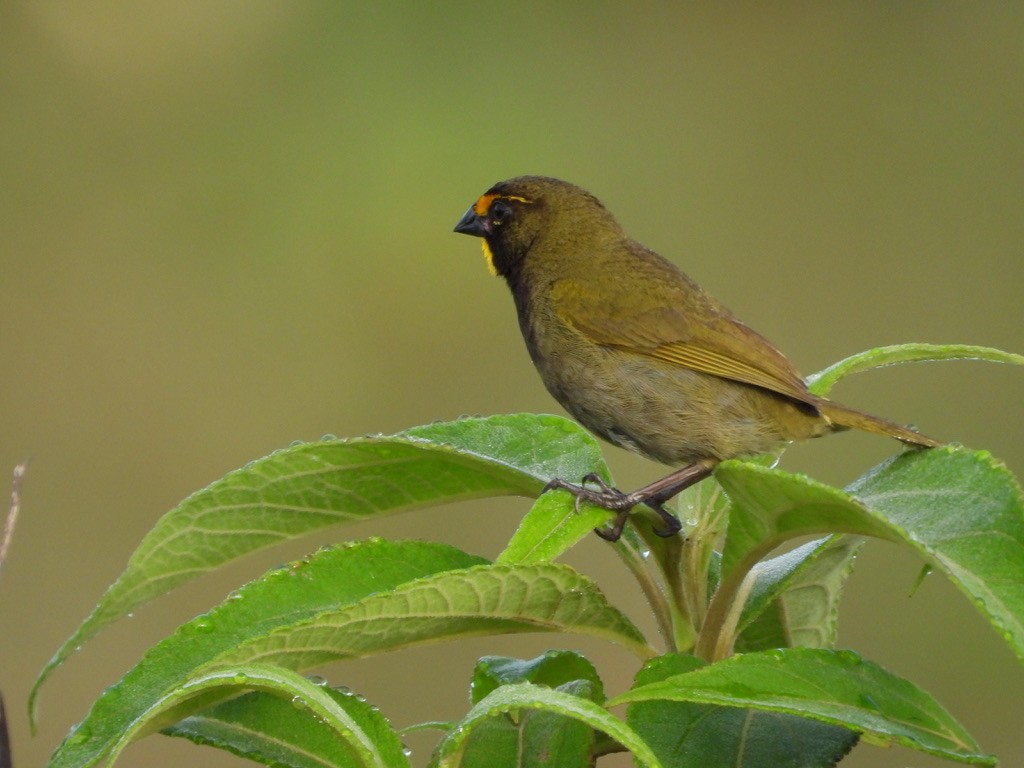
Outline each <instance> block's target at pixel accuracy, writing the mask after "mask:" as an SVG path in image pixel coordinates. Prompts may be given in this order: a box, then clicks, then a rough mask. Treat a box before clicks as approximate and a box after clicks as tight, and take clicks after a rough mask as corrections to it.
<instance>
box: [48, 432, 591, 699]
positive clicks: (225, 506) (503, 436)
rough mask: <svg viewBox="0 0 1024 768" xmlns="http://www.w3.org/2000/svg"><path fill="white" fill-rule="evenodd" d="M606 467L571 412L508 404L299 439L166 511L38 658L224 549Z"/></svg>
mask: <svg viewBox="0 0 1024 768" xmlns="http://www.w3.org/2000/svg"><path fill="white" fill-rule="evenodd" d="M588 472H601V473H603V474H605V475H607V469H606V468H605V465H604V462H603V460H602V459H601V455H600V450H599V449H598V447H597V444H596V442H595V440H594V438H593V437H592V436H591V435H590V434H588V433H587V432H586V431H584V430H583V429H582V427H580V426H579V425H577V424H575V423H574V422H572V421H569V420H568V419H564V418H561V417H557V416H537V415H533V414H514V415H509V416H492V417H488V418H475V419H460V420H458V421H454V422H446V423H438V424H432V425H428V426H424V427H417V428H415V429H411V430H408V431H406V432H403V433H400V434H397V435H392V436H375V437H365V438H355V439H349V440H339V439H329V440H322V441H318V442H310V443H299V444H296V445H293V446H291V447H289V448H285V449H282V450H279V451H275V452H274V453H272V454H270V455H269V456H266V457H264V458H262V459H258V460H256V461H253V462H251V463H249V464H247V465H246V466H244V467H242V468H241V469H238V470H235V471H234V472H230V473H229V474H227V475H225V476H224V477H223V478H221V479H220V480H217V481H216V482H214V483H212V484H211V485H210V486H208V487H207V488H204V489H203V490H201V491H197V492H196V493H194V494H192V495H191V496H189V497H188V498H187V499H185V500H184V501H182V502H181V503H180V504H179V505H178V506H177V507H175V508H174V509H172V510H171V511H170V512H168V513H167V514H165V515H164V516H163V517H162V518H160V520H159V521H158V522H157V523H156V525H155V526H154V527H153V528H152V530H151V531H150V532H149V533H148V534H147V535H146V536H145V538H144V539H143V540H142V542H141V543H140V544H139V546H138V548H137V549H136V550H135V552H134V553H133V554H132V555H131V557H130V558H129V560H128V565H127V567H126V568H125V570H124V572H123V573H122V574H121V575H120V576H119V577H118V578H117V580H116V581H115V582H114V583H113V584H112V585H111V586H110V588H109V589H108V590H107V591H106V593H105V594H104V595H103V597H102V598H101V599H100V602H99V604H98V605H97V606H96V608H95V609H94V610H93V612H92V613H91V614H90V615H89V617H88V618H86V620H85V621H84V622H83V623H82V624H81V625H80V626H79V627H78V629H77V630H76V631H75V632H74V634H72V636H71V637H69V638H68V640H67V641H66V642H65V643H64V645H63V646H61V648H60V649H59V650H58V651H57V652H56V653H55V654H54V656H53V657H52V658H51V659H50V661H49V662H48V663H47V665H46V666H45V667H44V668H43V670H42V672H41V673H40V675H39V678H38V680H37V681H36V684H35V686H34V687H33V690H32V694H31V704H30V708H31V710H32V712H33V718H34V712H35V708H36V705H35V701H36V696H37V694H38V691H39V688H40V686H41V685H42V684H43V682H44V681H45V680H46V678H47V677H48V676H49V675H50V673H51V672H52V671H53V669H55V668H56V667H57V666H59V665H60V664H62V663H63V662H64V660H65V659H67V657H68V656H69V655H70V654H71V653H72V652H73V651H74V649H75V648H78V647H79V646H81V645H82V644H83V643H85V642H86V641H87V640H89V639H90V638H91V637H93V636H95V635H96V634H97V633H98V632H100V631H101V630H102V629H103V628H104V627H106V626H108V625H110V624H111V623H113V622H114V621H117V620H118V619H120V618H122V617H123V616H125V615H127V614H128V613H131V612H133V611H135V610H137V609H138V608H139V607H140V606H142V605H144V604H146V603H147V602H149V601H150V600H153V599H154V598H156V597H158V596H160V595H162V594H164V593H166V592H168V591H170V590H171V589H174V588H175V587H177V586H180V585H181V584H184V583H186V582H188V581H191V580H192V579H194V578H196V577H198V576H200V575H202V574H204V573H206V572H208V571H211V570H213V569H215V568H217V567H219V566H221V565H223V564H225V563H227V562H230V561H231V560H234V559H236V558H239V557H242V556H243V555H246V554H249V553H251V552H255V551H257V550H260V549H265V548H267V547H270V546H273V545H274V544H277V543H279V542H282V541H286V540H288V539H292V538H296V537H299V536H304V535H307V534H309V533H312V532H314V531H319V530H322V529H325V528H328V527H331V526H335V525H340V524H343V523H345V522H348V521H352V520H366V519H369V518H372V517H379V516H382V515H389V514H394V513H397V512H404V511H409V510H413V509H422V508H424V507H429V506H434V505H438V504H445V503H451V502H456V501H464V500H468V499H479V498H486V497H491V496H503V495H522V496H536V495H538V494H539V493H540V491H541V489H542V488H543V487H544V485H545V483H547V481H548V480H549V479H551V477H554V476H565V477H572V478H579V477H582V476H583V475H585V474H587V473H588Z"/></svg>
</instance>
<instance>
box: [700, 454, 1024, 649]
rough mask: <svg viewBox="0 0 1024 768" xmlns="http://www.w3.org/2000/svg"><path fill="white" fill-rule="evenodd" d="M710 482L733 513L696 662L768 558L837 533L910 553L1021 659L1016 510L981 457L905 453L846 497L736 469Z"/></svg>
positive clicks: (1022, 596) (1023, 639)
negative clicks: (788, 543) (789, 544)
mask: <svg viewBox="0 0 1024 768" xmlns="http://www.w3.org/2000/svg"><path fill="white" fill-rule="evenodd" d="M716 477H717V478H718V481H719V483H721V484H722V487H723V488H725V490H726V492H727V493H728V494H729V496H730V498H731V499H732V502H733V510H732V515H731V519H730V522H729V531H728V537H727V540H726V545H725V549H724V552H723V559H722V573H723V579H722V582H721V584H720V585H719V589H718V592H717V593H716V594H715V597H714V599H713V600H712V604H711V606H710V607H709V609H708V619H707V620H706V621H705V625H704V627H703V628H702V630H701V638H700V639H699V640H698V647H697V650H698V655H700V656H702V657H704V658H712V657H714V658H721V656H722V655H723V654H722V651H723V650H724V649H725V645H727V644H728V643H727V642H725V641H728V640H729V639H730V638H729V637H728V635H727V633H725V634H723V632H722V630H723V628H725V629H727V616H728V615H729V614H730V613H731V612H734V609H732V608H731V607H730V606H732V603H733V601H734V599H735V596H736V595H737V594H740V593H742V591H743V587H742V583H743V582H744V581H745V580H746V579H747V578H748V575H749V571H750V569H752V568H753V567H754V566H755V564H756V563H757V562H758V561H759V560H760V559H762V558H763V557H764V556H765V555H766V554H767V553H768V552H769V551H770V550H771V549H774V548H775V547H776V546H778V545H779V544H780V543H782V542H783V541H785V540H787V539H791V538H794V537H797V536H803V535H813V534H816V533H826V532H833V531H844V532H849V533H856V534H860V535H865V536H874V537H878V538H883V539H887V540H890V541H894V542H897V543H900V544H903V545H907V546H910V547H912V548H913V549H914V550H916V551H917V552H918V553H919V554H920V555H921V556H922V557H923V558H924V559H925V561H926V562H928V563H931V564H932V565H934V566H935V567H936V569H938V570H941V571H942V572H943V573H945V574H946V575H947V576H948V577H949V578H950V579H951V580H952V581H953V583H954V584H956V586H957V587H958V588H959V589H961V590H962V591H963V592H964V593H965V594H967V595H969V596H970V597H971V599H972V600H973V601H974V603H975V604H976V605H977V606H978V608H979V609H980V610H981V611H982V613H983V614H984V615H985V616H986V617H987V618H988V619H989V621H990V622H992V624H993V625H994V626H996V628H997V629H998V630H999V631H1000V632H1001V633H1002V635H1003V636H1004V637H1005V638H1006V640H1007V642H1008V643H1010V645H1011V647H1012V648H1013V649H1014V651H1015V652H1016V653H1017V654H1018V655H1019V656H1021V657H1022V658H1024V501H1022V497H1021V491H1020V488H1019V487H1018V485H1017V483H1016V481H1015V480H1014V479H1013V477H1012V476H1011V475H1010V473H1009V472H1008V471H1007V470H1006V468H1005V467H1003V466H1002V465H1001V464H999V463H998V462H997V461H995V460H994V459H992V457H991V456H990V455H989V454H987V453H985V452H974V451H969V450H966V449H963V448H957V447H954V446H946V447H942V448H932V449H929V450H926V451H908V452H905V453H903V454H900V455H899V456H896V457H894V458H892V459H890V460H888V461H886V462H884V463H883V464H881V465H879V467H877V468H876V469H874V470H872V471H871V472H869V473H868V474H867V475H865V476H864V477H863V478H861V480H859V481H857V482H856V483H854V484H853V485H851V486H850V488H849V490H850V492H851V493H852V494H853V495H851V494H850V493H844V492H843V491H840V490H838V489H835V488H830V487H828V486H825V485H822V484H820V483H816V482H814V481H812V480H809V479H807V478H805V477H801V476H798V475H791V474H787V473H784V472H780V471H778V470H770V469H767V468H764V467H760V466H756V465H751V464H745V463H742V462H736V461H729V462H725V463H723V464H722V466H721V467H719V470H718V472H717V473H716ZM713 646H714V647H713Z"/></svg>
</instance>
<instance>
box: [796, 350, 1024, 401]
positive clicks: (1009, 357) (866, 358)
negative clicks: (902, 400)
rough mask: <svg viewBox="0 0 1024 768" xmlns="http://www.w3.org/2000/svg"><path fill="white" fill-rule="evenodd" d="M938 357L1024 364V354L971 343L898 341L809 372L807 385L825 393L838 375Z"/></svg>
mask: <svg viewBox="0 0 1024 768" xmlns="http://www.w3.org/2000/svg"><path fill="white" fill-rule="evenodd" d="M940 360H986V361H988V362H992V363H1012V364H1014V365H1024V356H1022V355H1015V354H1013V353H1012V352H1003V351H1002V350H999V349H993V348H992V347H977V346H974V345H971V344H897V345H895V346H891V347H876V348H875V349H869V350H867V351H866V352H861V353H860V354H857V355H853V356H851V357H848V358H846V359H845V360H840V361H839V362H838V363H835V364H834V365H830V366H829V367H828V368H826V369H825V370H823V371H819V372H818V373H816V374H814V375H813V376H808V377H807V385H808V386H809V387H810V389H811V391H812V392H813V393H814V394H816V395H822V396H825V395H827V394H828V393H829V390H831V389H832V387H833V385H834V384H835V383H836V382H837V381H839V379H841V378H843V377H844V376H849V375H850V374H851V373H858V372H860V371H867V370H870V369H872V368H881V367H883V366H887V365H897V364H900V363H924V362H938V361H940Z"/></svg>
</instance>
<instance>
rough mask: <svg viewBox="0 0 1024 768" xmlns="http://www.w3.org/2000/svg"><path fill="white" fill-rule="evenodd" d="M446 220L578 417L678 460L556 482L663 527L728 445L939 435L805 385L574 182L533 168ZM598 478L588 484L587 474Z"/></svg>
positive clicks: (645, 451) (626, 444) (615, 439)
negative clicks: (627, 482) (644, 481)
mask: <svg viewBox="0 0 1024 768" xmlns="http://www.w3.org/2000/svg"><path fill="white" fill-rule="evenodd" d="M455 231H456V232H460V233H463V234H467V235H474V236H476V237H480V238H482V239H483V249H484V255H485V257H486V259H487V263H488V266H489V267H490V270H491V272H492V273H494V274H496V275H500V276H501V277H503V278H505V280H506V282H507V283H508V286H509V288H510V289H511V291H512V298H513V300H514V301H515V306H516V311H517V313H518V315H519V328H520V330H521V331H522V333H523V338H524V339H525V341H526V346H527V349H528V350H529V352H530V357H531V358H532V359H533V363H534V365H535V366H536V367H537V370H538V371H539V372H540V375H541V378H542V379H543V380H544V384H545V386H546V387H547V389H548V391H549V392H550V393H551V394H552V396H554V398H555V399H556V400H557V401H558V402H559V403H561V404H562V406H563V407H564V408H565V409H566V410H567V411H568V412H569V413H570V414H572V415H573V416H574V417H575V418H576V419H577V420H578V421H580V422H581V423H582V424H583V425H584V426H585V427H587V428H588V429H590V430H591V431H592V432H594V433H595V434H597V435H599V436H600V437H602V438H604V439H605V440H607V441H609V442H610V443H613V444H615V445H618V446H620V447H622V448H626V449H627V450H630V451H633V452H635V453H639V454H641V455H644V456H647V457H649V458H651V459H654V460H656V461H659V462H662V463H664V464H669V465H672V466H681V468H680V469H678V470H676V471H674V472H672V473H671V474H670V475H668V476H666V477H664V478H662V479H661V480H658V481H656V482H654V483H651V484H650V485H647V486H644V487H643V488H640V489H639V490H637V491H634V492H632V493H624V492H622V491H620V490H618V489H616V488H612V487H610V486H608V485H606V484H605V483H603V482H602V481H601V479H600V478H598V477H596V476H588V477H586V478H583V481H582V484H580V485H575V484H573V483H569V482H566V481H565V480H564V479H562V478H556V479H554V480H552V481H551V482H550V483H549V484H548V487H549V488H563V489H566V490H568V491H570V492H571V493H572V494H574V495H575V496H576V498H577V501H579V500H585V501H588V502H591V503H593V504H596V505H598V506H601V507H604V508H606V509H609V510H612V511H615V512H617V513H618V514H617V517H616V520H615V522H614V523H613V525H612V527H611V528H610V529H609V530H599V531H598V533H599V534H600V535H601V536H602V537H604V538H606V539H609V540H615V539H617V538H618V537H619V536H620V535H621V533H622V529H623V526H624V525H625V523H626V519H627V516H628V514H629V511H630V510H631V509H632V508H633V507H634V506H636V505H637V504H646V505H647V506H649V507H651V508H652V509H654V510H655V511H656V512H657V513H658V514H659V515H660V516H661V517H662V519H663V520H664V521H665V524H666V526H667V527H666V529H665V530H663V531H657V532H658V533H659V534H661V535H664V536H670V535H672V534H675V533H677V532H678V531H679V529H680V527H681V525H680V523H679V521H678V519H677V518H676V517H675V516H674V515H672V514H671V513H670V512H669V511H668V510H667V509H665V507H664V506H663V504H664V502H666V501H667V500H668V499H670V498H672V497H673V496H675V495H676V494H677V493H679V492H680V491H682V490H683V489H684V488H686V487H688V486H690V485H692V484H694V483H696V482H698V481H699V480H701V479H703V478H705V477H707V476H708V475H710V474H711V472H712V471H713V470H714V468H715V466H716V465H717V464H718V463H719V462H721V461H724V460H726V459H731V458H735V457H740V456H751V455H755V454H759V453H765V452H768V451H772V450H775V449H777V448H779V447H780V446H782V445H783V444H785V443H787V442H789V441H793V440H805V439H807V438H812V437H820V436H822V435H826V434H829V433H831V432H836V431H840V430H845V429H860V430H864V431H866V432H874V433H876V434H879V435H887V436H889V437H894V438H896V439H897V440H901V441H903V442H904V443H908V444H910V445H913V446H921V447H934V446H937V445H940V443H939V442H937V441H935V440H932V439H931V438H929V437H925V436H923V435H920V434H918V433H917V432H915V431H914V430H912V429H910V428H908V427H903V426H900V425H899V424H896V423H893V422H891V421H887V420H885V419H880V418H877V417H875V416H870V415H868V414H866V413H862V412H860V411H857V410H854V409H852V408H848V407H846V406H844V405H840V404H839V403H835V402H833V401H831V400H828V399H826V398H823V397H818V396H817V395H814V394H812V393H811V392H810V391H808V389H807V385H806V384H805V383H804V381H803V379H802V378H801V376H800V374H799V373H797V371H796V370H795V369H794V368H793V366H792V365H791V364H790V362H789V361H788V360H787V359H786V358H785V357H784V356H783V355H782V353H781V352H779V351H778V350H777V349H776V348H775V347H774V346H773V345H772V344H771V343H770V342H769V341H768V340H767V339H765V338H764V337H763V336H761V335H760V334H758V333H756V332H755V331H753V330H751V329H750V328H748V327H747V326H746V325H744V324H743V323H742V322H740V321H739V320H738V319H736V317H735V316H734V315H733V314H732V313H731V312H730V311H729V310H727V309H726V308H725V307H723V306H722V305H721V304H719V303H718V302H717V301H715V300H714V299H713V298H711V297H710V296H708V295H707V294H706V293H705V292H704V291H703V290H702V289H701V287H700V286H699V285H697V283H695V282H694V281H693V280H691V279H690V278H689V277H687V276H686V275H685V274H683V273H682V272H681V271H680V270H679V269H678V268H677V267H676V266H675V265H674V264H672V263H671V262H669V261H667V260H666V259H664V258H662V257H661V256H659V255H658V254H657V253H655V252H654V251H652V250H650V249H648V248H645V247H644V246H643V245H641V244H640V243H638V242H637V241H635V240H633V239H631V238H630V237H629V236H628V235H626V233H625V232H624V231H623V230H622V227H621V226H620V225H619V223H618V221H616V219H615V217H614V216H613V215H612V214H611V213H610V212H609V211H608V209H606V208H605V207H604V205H602V204H601V202H600V201H599V200H598V199H597V198H596V197H594V196H593V195H592V194H590V193H589V192H587V191H586V190H583V189H581V188H580V187H577V186H575V185H573V184H569V183H568V182H565V181H560V180H558V179H553V178H547V177H544V176H520V177H518V178H514V179H509V180H508V181H503V182H500V183H498V184H495V185H494V186H493V187H491V188H490V189H489V190H487V192H485V193H484V194H483V195H482V196H481V197H480V198H479V199H478V200H477V201H476V202H475V203H474V204H473V205H472V206H471V207H470V208H469V210H468V211H466V214H465V215H464V216H463V217H462V219H460V220H459V223H458V224H457V225H456V226H455ZM587 483H589V484H592V485H597V486H598V487H597V488H596V489H595V488H588V487H586V485H585V484H587Z"/></svg>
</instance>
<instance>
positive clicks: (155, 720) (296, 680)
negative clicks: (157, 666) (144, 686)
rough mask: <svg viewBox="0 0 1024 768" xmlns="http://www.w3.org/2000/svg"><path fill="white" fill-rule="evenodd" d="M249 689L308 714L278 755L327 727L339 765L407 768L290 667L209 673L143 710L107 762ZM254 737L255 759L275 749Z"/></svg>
mask: <svg viewBox="0 0 1024 768" xmlns="http://www.w3.org/2000/svg"><path fill="white" fill-rule="evenodd" d="M245 690H259V691H262V692H265V693H268V694H272V695H274V696H278V697H283V699H284V700H285V702H287V704H286V705H287V706H294V707H299V708H301V709H302V710H303V711H304V714H305V719H306V723H307V727H306V728H302V729H300V732H299V733H298V734H295V733H292V734H291V736H292V737H293V738H294V737H295V736H296V735H297V736H298V739H299V742H300V744H299V745H296V744H292V745H285V744H283V743H281V742H278V743H277V744H276V745H274V747H275V749H274V751H277V752H279V753H280V754H282V755H287V754H295V753H296V750H297V748H301V747H300V745H301V743H302V742H303V741H304V739H305V736H306V734H308V733H309V731H310V729H322V730H323V731H325V732H326V733H325V734H324V735H325V736H333V744H332V747H333V748H332V749H331V750H330V751H331V752H333V753H337V752H338V751H339V750H340V751H341V752H342V753H343V754H346V755H347V758H348V759H347V760H346V761H344V762H342V763H340V765H352V766H366V767H367V768H370V767H372V768H402V767H403V766H408V764H409V762H408V760H406V759H405V757H404V755H403V754H402V752H401V748H399V749H398V750H397V752H396V751H395V750H394V748H393V747H394V744H393V742H394V741H395V739H390V740H384V743H383V744H382V745H381V746H383V747H384V748H385V752H384V753H383V754H382V752H381V750H380V749H379V747H378V743H377V742H376V741H375V737H379V736H380V733H379V732H377V730H376V729H375V730H374V731H373V733H372V734H371V733H367V732H366V730H364V728H363V726H362V724H361V723H360V722H359V721H358V720H357V719H356V718H354V717H353V716H352V715H351V714H350V711H349V710H350V709H355V708H354V707H346V706H344V705H343V704H341V703H340V702H339V700H338V697H337V696H335V695H333V693H329V692H328V691H327V689H325V688H324V687H323V686H319V685H316V684H314V683H313V682H312V681H310V680H309V679H308V678H305V677H303V676H302V675H298V674H296V673H294V672H291V671H289V670H286V669H279V668H274V667H262V666H258V665H249V666H240V667H234V668H219V669H210V670H205V671H203V672H201V673H199V674H197V675H195V676H194V677H193V678H191V679H190V680H188V681H187V682H186V683H185V684H184V685H182V686H180V687H179V688H176V689H175V690H173V691H171V692H169V693H168V694H167V695H165V696H162V697H161V698H160V699H159V700H158V701H156V702H154V704H153V706H152V707H150V708H149V709H147V710H145V711H144V712H141V713H140V714H139V716H138V717H137V718H135V719H134V720H132V721H131V722H130V723H129V724H128V727H127V728H125V730H124V732H123V733H122V734H121V737H120V738H119V739H118V740H117V742H116V743H115V744H114V745H113V746H112V747H111V748H110V750H109V755H108V757H107V764H108V765H109V764H113V763H114V762H115V761H116V760H117V757H118V755H120V753H121V751H122V750H123V749H124V748H125V747H126V746H128V745H129V744H130V743H131V742H133V741H135V740H137V739H138V738H139V737H141V736H144V735H146V734H147V733H150V732H152V731H153V730H154V729H155V728H159V727H161V726H162V725H163V724H164V723H166V722H168V721H171V722H173V721H175V720H178V719H179V718H180V717H181V716H182V715H183V714H185V713H188V712H190V711H195V710H197V709H202V708H204V707H205V706H206V703H208V702H209V701H210V700H211V699H212V700H216V699H223V698H225V697H227V696H234V695H237V694H238V693H240V692H242V691H245ZM361 714H362V713H361ZM363 719H365V718H363ZM271 728H272V730H273V731H277V732H278V733H280V732H281V731H280V729H278V728H276V727H274V726H271ZM82 735H83V734H82V731H81V730H79V731H78V732H76V733H75V734H74V735H73V736H72V737H70V738H81V737H82ZM240 736H242V734H240V733H238V732H236V733H235V734H234V739H233V741H236V742H237V741H239V740H240V739H239V737H240ZM251 736H252V737H253V739H252V741H251V742H249V743H248V744H247V745H246V746H245V749H246V751H248V752H250V753H251V754H252V755H253V756H255V755H257V754H261V753H262V751H263V749H262V748H265V747H269V746H270V744H269V741H270V739H271V738H272V735H271V734H268V733H263V734H251ZM241 741H243V742H244V741H245V738H244V737H243V738H242V739H241ZM256 742H262V743H261V744H257V743H256ZM385 754H386V755H387V758H385ZM307 764H309V763H307ZM51 765H52V763H51ZM318 765H319V763H318Z"/></svg>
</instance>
